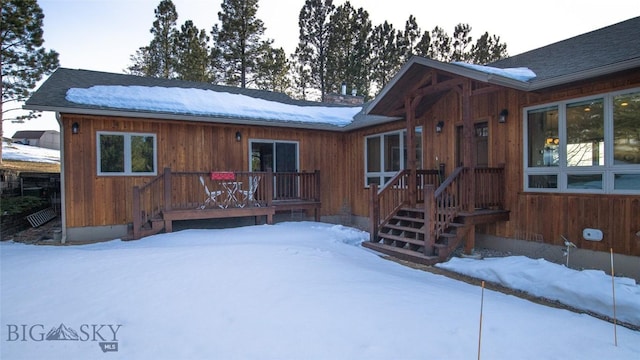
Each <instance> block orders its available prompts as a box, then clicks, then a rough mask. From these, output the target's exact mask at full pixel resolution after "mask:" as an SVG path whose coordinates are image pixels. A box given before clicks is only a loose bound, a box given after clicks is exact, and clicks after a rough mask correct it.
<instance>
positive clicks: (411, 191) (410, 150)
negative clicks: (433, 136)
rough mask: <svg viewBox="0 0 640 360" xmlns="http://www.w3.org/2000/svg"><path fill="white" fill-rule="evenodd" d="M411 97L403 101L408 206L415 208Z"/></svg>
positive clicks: (413, 132)
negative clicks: (407, 172) (405, 124)
mask: <svg viewBox="0 0 640 360" xmlns="http://www.w3.org/2000/svg"><path fill="white" fill-rule="evenodd" d="M415 103H416V102H414V101H412V99H411V97H406V98H405V99H404V109H405V114H406V122H407V144H406V145H407V167H408V168H409V169H408V170H409V184H408V186H409V204H410V205H411V207H415V206H416V202H417V198H418V196H417V195H418V193H417V192H418V187H417V185H416V174H417V173H416V110H415Z"/></svg>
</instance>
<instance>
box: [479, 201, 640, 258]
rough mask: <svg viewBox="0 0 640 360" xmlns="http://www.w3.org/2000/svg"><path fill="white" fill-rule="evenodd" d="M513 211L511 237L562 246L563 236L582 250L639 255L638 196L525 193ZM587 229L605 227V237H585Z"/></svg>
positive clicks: (639, 220) (639, 212)
mask: <svg viewBox="0 0 640 360" xmlns="http://www.w3.org/2000/svg"><path fill="white" fill-rule="evenodd" d="M511 211H512V214H511V221H510V224H511V226H510V228H511V229H509V230H510V236H509V237H512V238H516V239H520V240H529V241H540V242H544V243H546V244H552V245H559V246H562V245H563V243H564V240H563V239H562V237H561V236H564V237H566V238H567V239H569V240H570V241H572V242H573V243H574V244H576V245H577V246H578V248H581V249H589V250H594V251H605V252H608V251H609V249H610V248H613V250H614V252H616V253H622V254H627V255H634V256H640V237H637V236H636V231H638V230H640V199H639V198H638V197H637V196H635V197H634V196H613V195H586V194H585V195H583V194H570V195H568V194H537V193H523V194H520V195H518V197H517V203H516V204H515V206H514V207H512V208H511ZM585 228H595V229H600V230H602V232H603V240H602V241H600V242H594V241H587V240H584V238H583V236H582V231H583V229H585ZM486 230H487V231H491V230H494V231H495V229H491V228H490V227H487V229H486Z"/></svg>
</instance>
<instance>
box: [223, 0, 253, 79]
mask: <svg viewBox="0 0 640 360" xmlns="http://www.w3.org/2000/svg"><path fill="white" fill-rule="evenodd" d="M257 12H258V0H223V2H222V11H220V12H218V19H219V20H220V27H218V26H217V25H216V26H214V27H213V31H212V34H213V38H214V41H215V43H216V46H217V47H218V48H219V49H220V51H221V54H222V67H223V69H224V74H225V79H226V83H227V84H228V85H239V86H240V87H243V88H244V87H246V86H247V84H248V83H251V82H253V81H254V80H255V79H254V78H253V75H254V72H255V71H256V69H255V66H256V60H257V59H258V58H260V56H261V55H262V52H264V50H265V47H264V44H265V43H264V42H263V41H262V40H261V37H262V35H263V34H264V31H265V27H264V24H263V22H262V20H260V19H258V18H257V17H256V14H257Z"/></svg>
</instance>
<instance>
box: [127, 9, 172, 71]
mask: <svg viewBox="0 0 640 360" xmlns="http://www.w3.org/2000/svg"><path fill="white" fill-rule="evenodd" d="M154 13H155V16H156V19H155V21H154V22H153V27H152V28H151V30H150V32H151V34H153V39H152V40H151V43H150V44H149V45H148V46H145V47H141V48H140V49H138V51H137V52H136V54H135V55H133V56H131V60H132V61H134V64H133V65H131V66H130V67H129V68H128V70H129V72H130V73H132V74H136V75H143V76H152V77H160V78H165V79H169V78H173V77H175V69H176V64H177V62H178V61H177V58H176V41H177V38H178V30H177V29H176V22H177V20H178V12H177V11H176V7H175V5H174V4H173V2H172V1H171V0H162V1H160V4H159V5H158V7H157V8H156V9H155V10H154Z"/></svg>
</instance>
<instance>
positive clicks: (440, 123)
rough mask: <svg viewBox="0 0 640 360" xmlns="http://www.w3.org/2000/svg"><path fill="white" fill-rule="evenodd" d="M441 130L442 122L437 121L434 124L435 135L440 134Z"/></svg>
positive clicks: (442, 127)
mask: <svg viewBox="0 0 640 360" xmlns="http://www.w3.org/2000/svg"><path fill="white" fill-rule="evenodd" d="M442 129H444V121H438V123H437V124H436V134H440V133H441V132H442Z"/></svg>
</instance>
